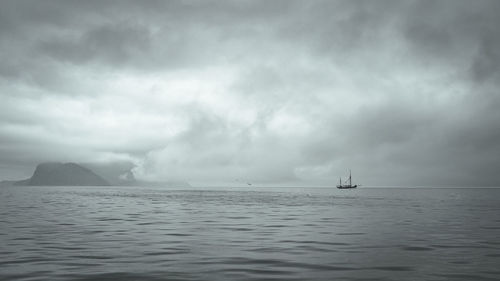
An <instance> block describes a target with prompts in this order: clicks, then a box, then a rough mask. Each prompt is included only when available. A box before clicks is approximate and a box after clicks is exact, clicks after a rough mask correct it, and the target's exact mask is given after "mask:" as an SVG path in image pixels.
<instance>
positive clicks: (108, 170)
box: [0, 162, 191, 188]
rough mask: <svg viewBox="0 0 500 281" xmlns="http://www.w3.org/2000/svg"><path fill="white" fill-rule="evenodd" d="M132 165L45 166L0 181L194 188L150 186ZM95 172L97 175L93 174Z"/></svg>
mask: <svg viewBox="0 0 500 281" xmlns="http://www.w3.org/2000/svg"><path fill="white" fill-rule="evenodd" d="M132 168H133V165H132V164H129V163H125V162H123V163H121V162H118V163H107V164H103V163H82V164H75V163H58V162H56V163H42V164H39V165H38V166H37V167H36V169H35V172H34V173H33V176H31V178H29V179H25V180H19V181H0V187H1V186H26V185H32V186H48V185H53V186H57V185H59V186H61V185H62V186H64V185H67V186H108V185H114V186H144V187H175V188H186V187H191V185H190V184H189V183H187V182H182V181H167V182H151V181H143V180H136V179H135V177H134V174H133V172H132ZM94 171H95V172H94Z"/></svg>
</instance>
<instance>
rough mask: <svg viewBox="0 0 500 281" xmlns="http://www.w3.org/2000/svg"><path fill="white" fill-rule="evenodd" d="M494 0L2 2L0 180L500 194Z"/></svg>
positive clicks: (498, 35)
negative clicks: (126, 170) (77, 169)
mask: <svg viewBox="0 0 500 281" xmlns="http://www.w3.org/2000/svg"><path fill="white" fill-rule="evenodd" d="M499 15H500V1H495V0H492V1H482V0H479V1H477V0H476V1H457V0H450V1H399V0H395V1H352V0H348V1H333V0H332V1H331V0H327V1H314V0H313V1H288V0H287V1H276V0H271V1H270V0H265V1H201V0H200V1H102V0H99V1H46V0H44V1H23V0H21V1H18V0H16V1H1V2H0V62H1V63H0V179H19V178H23V177H28V176H30V175H31V173H32V172H33V170H34V167H35V165H36V164H37V163H39V162H45V161H72V162H100V163H124V162H131V163H133V164H135V165H136V167H135V168H134V173H135V175H136V177H137V178H141V179H148V180H184V181H189V182H197V183H214V182H226V183H232V182H239V181H243V182H247V181H248V182H255V183H274V184H276V183H277V184H279V183H287V184H288V183H292V184H314V185H334V184H336V183H337V181H338V177H340V176H346V175H347V174H348V169H349V168H351V169H352V170H353V173H354V176H355V180H356V182H358V183H361V184H365V185H435V186H436V185H437V186H441V185H446V186H449V185H456V186H467V185H480V186H482V185H497V186H498V185H500V90H499V89H500V88H499V86H500V16H499Z"/></svg>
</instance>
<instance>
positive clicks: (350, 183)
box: [349, 169, 352, 186]
mask: <svg viewBox="0 0 500 281" xmlns="http://www.w3.org/2000/svg"><path fill="white" fill-rule="evenodd" d="M351 185H352V179H351V169H349V186H351Z"/></svg>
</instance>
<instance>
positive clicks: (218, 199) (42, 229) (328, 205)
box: [0, 187, 500, 280]
mask: <svg viewBox="0 0 500 281" xmlns="http://www.w3.org/2000/svg"><path fill="white" fill-rule="evenodd" d="M498 237H500V189H495V188H489V189H486V188H484V189H483V188H479V189H478V188H474V189H472V188H470V189H469V188H446V189H431V188H414V189H413V188H410V189H404V188H359V189H357V190H337V189H329V188H251V187H246V188H199V189H196V188H189V189H165V188H147V189H145V188H138V187H8V188H2V189H0V245H1V248H0V280H269V279H276V280H307V279H308V280H333V279H335V280H496V279H497V278H498V277H499V276H500V269H498V264H500V254H499V253H500V241H499V240H498Z"/></svg>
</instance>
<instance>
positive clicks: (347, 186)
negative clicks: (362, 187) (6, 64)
mask: <svg viewBox="0 0 500 281" xmlns="http://www.w3.org/2000/svg"><path fill="white" fill-rule="evenodd" d="M356 187H358V185H357V184H356V185H337V188H338V189H351V188H356Z"/></svg>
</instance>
